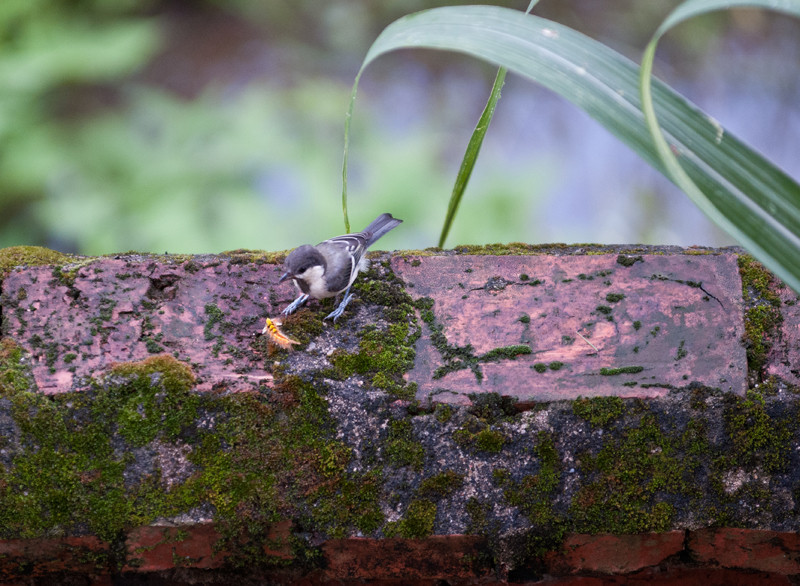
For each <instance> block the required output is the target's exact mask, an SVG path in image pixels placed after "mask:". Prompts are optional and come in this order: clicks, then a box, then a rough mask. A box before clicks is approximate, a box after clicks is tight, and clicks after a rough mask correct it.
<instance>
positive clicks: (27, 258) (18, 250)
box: [0, 246, 75, 278]
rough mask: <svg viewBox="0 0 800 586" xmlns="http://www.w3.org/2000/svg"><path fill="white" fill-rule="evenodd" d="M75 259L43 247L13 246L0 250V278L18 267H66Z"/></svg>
mask: <svg viewBox="0 0 800 586" xmlns="http://www.w3.org/2000/svg"><path fill="white" fill-rule="evenodd" d="M74 260H75V257H73V256H70V255H68V254H64V253H61V252H57V251H55V250H50V249H49V248H42V247H41V246H11V247H8V248H2V249H0V278H2V277H3V276H4V275H6V274H7V273H8V272H9V271H10V270H11V269H13V268H14V267H18V266H29V267H31V266H42V265H64V264H67V263H69V262H71V261H74Z"/></svg>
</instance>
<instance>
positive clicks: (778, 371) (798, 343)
mask: <svg viewBox="0 0 800 586" xmlns="http://www.w3.org/2000/svg"><path fill="white" fill-rule="evenodd" d="M777 287H778V289H777V294H778V298H779V299H780V300H781V315H782V316H783V323H782V324H781V331H780V334H779V335H777V336H776V337H775V339H774V340H773V342H774V346H773V348H772V351H771V352H770V353H769V356H768V360H767V364H766V372H767V374H768V375H775V376H779V377H781V378H782V379H784V380H785V381H787V382H790V383H793V384H795V385H800V302H799V301H798V296H797V294H796V293H795V292H794V291H792V290H791V289H790V288H789V287H788V286H786V285H785V284H784V283H781V282H778V285H777Z"/></svg>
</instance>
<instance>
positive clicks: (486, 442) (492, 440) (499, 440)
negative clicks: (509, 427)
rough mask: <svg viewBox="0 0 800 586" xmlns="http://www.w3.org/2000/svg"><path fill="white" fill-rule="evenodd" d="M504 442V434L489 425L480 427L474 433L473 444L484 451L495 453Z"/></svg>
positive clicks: (501, 447) (500, 448)
mask: <svg viewBox="0 0 800 586" xmlns="http://www.w3.org/2000/svg"><path fill="white" fill-rule="evenodd" d="M505 443H506V436H505V435H503V434H502V433H501V432H499V431H495V430H493V429H491V428H489V427H486V428H484V429H482V430H481V431H479V432H478V433H477V434H476V435H475V445H476V446H477V447H478V449H479V450H482V451H484V452H490V453H497V452H499V451H500V450H502V449H503V446H504V445H505Z"/></svg>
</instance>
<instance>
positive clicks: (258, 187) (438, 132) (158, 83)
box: [0, 0, 800, 254]
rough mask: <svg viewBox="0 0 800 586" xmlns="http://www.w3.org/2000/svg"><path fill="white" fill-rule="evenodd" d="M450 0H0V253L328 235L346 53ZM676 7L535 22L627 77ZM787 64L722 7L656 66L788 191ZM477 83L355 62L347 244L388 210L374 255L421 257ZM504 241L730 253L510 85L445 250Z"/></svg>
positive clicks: (450, 61) (483, 85)
mask: <svg viewBox="0 0 800 586" xmlns="http://www.w3.org/2000/svg"><path fill="white" fill-rule="evenodd" d="M465 3H468V2H463V1H462V2H445V1H441V0H426V1H418V0H402V1H399V0H382V1H376V0H327V1H326V2H318V1H316V0H224V1H223V0H194V1H191V0H1V1H0V247H4V246H11V245H20V244H37V245H44V246H48V247H51V248H55V249H58V250H61V251H64V252H78V253H84V254H102V253H113V252H123V251H128V250H138V251H148V252H157V253H163V252H170V253H213V252H220V251H224V250H231V249H237V248H251V249H265V250H281V249H287V248H292V247H294V246H296V245H298V244H300V243H303V242H311V243H316V242H318V241H320V240H322V239H324V238H327V237H330V236H333V235H335V234H339V233H341V232H342V231H343V222H342V214H341V187H342V181H341V162H342V149H343V128H344V114H345V111H346V110H347V107H348V103H349V95H350V91H351V87H352V83H353V80H354V77H355V75H356V73H357V71H358V68H359V66H360V64H361V61H362V60H363V57H364V55H365V54H366V52H367V50H368V48H369V46H370V44H371V43H372V41H373V40H374V39H375V38H376V37H377V35H378V34H379V33H380V31H381V30H382V29H383V28H384V27H385V26H387V25H388V24H389V23H391V22H392V21H394V20H395V19H397V18H399V17H401V16H404V15H405V14H409V13H411V12H414V11H417V10H422V9H425V8H431V7H435V6H442V5H446V4H465ZM482 3H487V2H485V1H484V2H482ZM489 3H491V2H489ZM496 4H500V5H504V6H508V7H510V8H515V9H519V10H524V9H525V8H526V6H527V0H522V1H507V2H496ZM676 4H677V0H676V1H666V0H663V1H661V2H650V1H647V0H605V1H603V2H598V0H558V1H556V0H542V1H541V2H540V4H539V5H538V6H537V7H536V9H535V14H537V15H539V16H543V17H547V18H551V19H553V20H556V21H558V22H560V23H562V24H565V25H567V26H571V27H573V28H575V29H577V30H579V31H581V32H583V33H585V34H587V35H589V36H591V37H593V38H595V39H598V40H600V41H602V42H604V43H606V44H608V45H610V46H611V47H613V48H615V49H616V50H618V51H620V52H621V53H623V54H625V55H627V56H628V57H630V58H631V59H633V60H635V61H637V62H638V61H639V60H640V56H641V53H642V51H643V49H644V46H645V44H646V42H647V40H648V39H649V36H650V34H651V33H652V32H653V31H654V30H655V28H656V27H657V26H658V24H659V23H660V21H661V20H662V19H663V18H664V16H665V15H666V14H667V13H668V12H669V11H670V10H671V8H673V7H674V6H675V5H676ZM798 64H800V24H798V22H796V21H792V20H791V19H787V18H783V17H780V16H773V15H768V14H764V13H759V12H753V11H743V10H739V11H732V12H724V13H716V14H713V15H709V16H707V17H704V18H701V19H696V20H695V21H692V22H690V23H687V24H685V25H682V26H681V27H680V28H679V29H676V30H675V31H673V32H672V33H670V34H669V35H668V37H667V38H666V39H665V40H664V41H662V44H661V46H660V48H659V52H658V55H657V65H656V71H657V75H658V76H659V77H661V78H662V79H664V80H665V81H667V83H669V84H670V85H672V86H673V87H674V88H676V89H678V90H679V91H680V92H681V93H683V94H684V95H687V96H688V97H689V98H690V99H691V100H692V101H694V102H695V103H696V104H698V105H699V106H700V107H701V108H703V109H704V110H706V111H707V112H708V113H709V114H711V115H713V116H714V117H715V118H716V119H717V120H719V121H720V122H721V123H722V124H723V126H725V127H726V130H728V131H730V132H732V133H733V134H735V135H737V136H738V137H739V138H741V139H744V140H745V141H747V142H748V143H749V144H750V145H751V146H754V147H755V148H756V149H757V150H760V151H761V152H763V153H764V154H765V155H767V156H768V157H769V158H770V159H771V160H772V161H773V162H775V163H776V164H777V165H779V166H781V167H782V168H783V169H784V170H785V171H787V172H788V173H789V174H790V175H792V176H793V177H795V178H799V177H800V107H798V105H799V104H800V75H798V72H800V67H798ZM494 73H495V70H494V68H493V67H492V66H490V65H488V64H486V63H483V62H479V61H475V60H472V59H469V58H466V57H463V56H460V55H457V54H452V53H443V52H433V51H402V52H397V53H394V54H391V55H388V56H385V57H382V58H381V59H379V60H378V61H377V62H375V63H373V64H372V65H371V66H370V67H369V68H368V69H367V70H366V73H365V75H364V77H363V78H362V82H361V85H360V88H359V94H358V99H357V101H356V105H355V111H354V118H353V125H352V130H351V132H352V134H351V151H350V172H349V190H348V192H349V196H350V199H349V203H350V219H351V223H352V228H353V229H356V230H360V229H361V228H363V227H364V226H365V225H366V224H367V223H368V222H369V221H370V220H372V219H373V218H374V217H375V216H376V215H377V214H378V213H380V212H384V211H390V212H392V213H393V214H394V215H395V216H397V217H399V218H402V219H404V220H405V221H406V223H405V224H404V225H403V229H402V230H395V231H394V232H392V233H391V234H389V235H388V236H387V237H386V238H385V240H382V241H381V243H380V244H379V245H378V248H385V249H392V248H424V247H427V246H434V245H435V244H436V243H437V240H438V237H439V232H440V230H441V225H442V222H443V219H444V215H445V211H446V209H447V202H448V199H449V196H450V192H451V190H452V186H453V182H454V180H455V175H456V172H457V170H458V166H459V164H460V161H461V157H462V155H463V153H464V149H465V147H466V144H467V141H468V139H469V136H470V134H471V132H472V130H473V128H474V125H475V122H476V121H477V119H478V116H479V115H480V112H481V110H482V108H483V106H484V104H485V102H486V99H487V97H488V94H489V90H490V88H491V83H492V80H493V78H494ZM511 241H523V242H529V243H541V242H567V243H574V242H598V243H631V244H632V243H652V244H680V245H692V244H700V245H715V246H716V245H724V244H730V243H732V241H731V240H730V238H728V237H727V236H726V235H725V234H724V233H722V232H721V231H719V230H718V229H716V228H715V227H714V226H713V225H711V224H710V223H709V222H708V221H707V220H706V219H705V217H704V216H703V215H702V214H701V213H700V212H699V211H697V209H696V208H695V207H694V205H693V204H692V203H691V202H690V201H689V200H688V198H687V197H686V196H684V195H683V194H682V193H681V192H679V191H678V190H677V189H676V188H674V187H673V186H672V184H670V183H669V182H668V181H666V180H665V179H664V178H663V177H661V176H660V175H659V174H657V173H656V172H655V171H653V170H652V169H651V168H650V167H649V166H647V165H646V164H645V163H644V162H643V161H641V160H639V158H638V157H637V156H636V155H634V154H633V153H632V152H631V151H629V150H628V148H627V147H625V146H624V145H623V144H622V143H620V142H618V141H617V140H616V139H615V138H614V137H613V136H612V135H610V134H609V133H608V132H607V131H606V130H605V129H603V128H602V127H601V126H600V125H598V124H597V123H595V122H594V121H593V120H592V119H590V118H588V117H587V116H586V115H584V114H583V113H582V112H581V111H580V110H578V109H577V108H575V107H574V106H572V105H571V104H570V103H568V102H566V101H565V100H563V99H561V98H560V97H558V96H556V95H554V94H551V93H549V92H548V91H547V90H544V89H542V88H540V87H538V86H536V85H535V84H533V83H531V82H529V81H527V80H524V79H520V78H517V77H515V76H513V75H509V78H508V81H507V83H506V86H505V89H504V91H503V98H502V99H501V101H500V104H499V107H498V109H497V113H496V115H495V120H494V122H493V124H492V126H491V128H490V130H489V133H488V136H487V139H486V142H485V144H484V147H483V150H482V152H481V157H480V158H479V160H478V164H477V166H476V169H475V172H474V174H473V177H472V181H471V184H470V186H469V188H468V190H467V193H466V195H465V198H464V200H463V202H462V206H461V209H460V212H459V215H458V217H457V218H456V222H455V225H454V228H453V230H452V231H451V235H450V237H449V239H448V242H447V246H454V245H456V244H464V243H474V244H481V243H487V242H511Z"/></svg>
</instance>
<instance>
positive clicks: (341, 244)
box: [317, 232, 368, 291]
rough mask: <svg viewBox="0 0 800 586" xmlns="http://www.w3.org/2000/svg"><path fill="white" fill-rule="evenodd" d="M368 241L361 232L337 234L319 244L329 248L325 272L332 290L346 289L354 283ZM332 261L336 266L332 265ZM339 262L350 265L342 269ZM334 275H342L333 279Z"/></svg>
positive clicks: (322, 247)
mask: <svg viewBox="0 0 800 586" xmlns="http://www.w3.org/2000/svg"><path fill="white" fill-rule="evenodd" d="M367 243H368V241H367V238H366V236H365V235H364V234H363V233H361V232H359V233H356V234H345V235H344V236H336V237H335V238H331V239H330V240H325V241H324V242H320V243H319V244H318V245H317V248H318V249H322V250H324V249H328V251H327V252H328V254H325V257H326V260H327V261H328V263H329V264H328V267H327V269H326V271H325V273H326V275H327V278H328V279H329V280H328V288H329V289H330V290H331V291H344V290H345V289H347V287H348V286H350V285H351V284H352V282H353V280H354V279H355V277H356V274H357V272H358V265H359V263H360V262H361V259H362V257H363V256H364V252H365V251H366V250H367ZM331 263H333V264H335V265H336V266H331ZM339 263H348V266H347V268H346V269H345V270H340V267H341V265H340V264H339ZM333 275H340V277H339V278H335V277H334V278H333V280H332V277H331V276H333Z"/></svg>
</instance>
